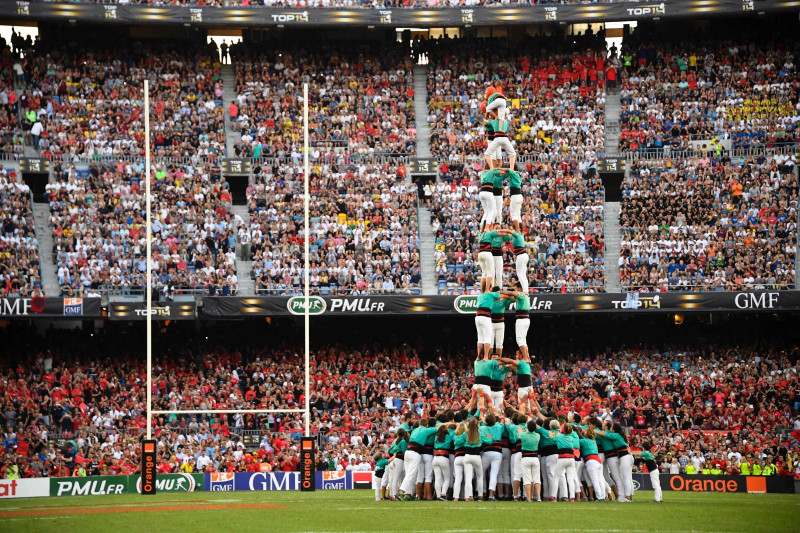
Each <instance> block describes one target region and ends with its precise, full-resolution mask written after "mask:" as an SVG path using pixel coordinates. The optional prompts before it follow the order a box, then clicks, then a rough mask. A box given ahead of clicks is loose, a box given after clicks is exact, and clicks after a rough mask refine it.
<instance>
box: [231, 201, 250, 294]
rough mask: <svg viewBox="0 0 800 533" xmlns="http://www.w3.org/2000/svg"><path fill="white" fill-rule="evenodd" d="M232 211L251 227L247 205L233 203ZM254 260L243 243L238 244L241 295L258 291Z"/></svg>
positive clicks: (237, 272)
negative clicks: (243, 247) (244, 249)
mask: <svg viewBox="0 0 800 533" xmlns="http://www.w3.org/2000/svg"><path fill="white" fill-rule="evenodd" d="M231 211H232V212H233V214H234V215H239V216H240V217H242V220H244V223H245V224H247V227H248V228H249V227H250V214H249V213H248V212H247V206H246V205H232V206H231ZM252 273H253V262H252V261H251V260H250V255H249V253H248V254H246V255H245V254H244V253H243V251H242V245H241V244H237V245H236V277H237V278H239V296H253V295H255V293H256V282H255V280H254V279H253V276H252Z"/></svg>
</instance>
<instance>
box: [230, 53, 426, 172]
mask: <svg viewBox="0 0 800 533" xmlns="http://www.w3.org/2000/svg"><path fill="white" fill-rule="evenodd" d="M376 50H377V49H376V48H375V47H373V46H372V45H371V44H369V43H365V44H361V45H355V44H353V43H349V42H348V43H345V44H330V45H322V46H320V45H317V44H315V45H314V46H313V48H311V47H310V46H309V44H308V43H298V44H297V46H293V47H289V46H287V44H286V43H284V44H283V45H282V48H277V49H276V48H274V47H272V46H270V47H269V48H264V49H262V48H259V47H256V46H254V45H248V44H243V43H239V44H236V45H234V46H232V47H231V52H230V53H231V56H232V57H233V58H234V63H235V65H236V85H237V86H236V90H237V93H238V96H237V100H236V101H235V102H230V103H229V107H228V112H229V114H230V116H231V120H232V121H233V123H234V127H235V128H236V129H237V130H238V131H240V132H241V134H242V137H241V140H240V141H239V142H237V143H236V145H235V154H236V155H237V156H241V157H254V158H261V157H275V156H277V157H286V158H289V157H292V158H295V159H298V158H301V157H302V149H303V100H302V98H303V83H304V82H306V81H307V82H308V84H309V89H308V90H309V143H310V147H311V151H310V154H309V156H310V157H311V158H312V159H313V160H319V159H320V158H322V159H323V160H330V159H331V158H335V157H339V156H345V155H346V156H349V157H354V156H360V157H364V156H375V155H411V154H414V153H415V140H416V126H415V123H414V90H413V77H412V75H411V70H412V68H411V67H412V64H411V57H410V54H409V53H408V50H407V48H404V47H403V46H402V45H401V44H399V43H383V44H382V45H381V46H380V53H379V54H378V53H376Z"/></svg>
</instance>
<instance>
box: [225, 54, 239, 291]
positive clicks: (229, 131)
mask: <svg viewBox="0 0 800 533" xmlns="http://www.w3.org/2000/svg"><path fill="white" fill-rule="evenodd" d="M220 75H221V76H222V88H223V95H222V109H223V113H224V115H225V154H226V155H227V156H228V157H233V156H234V151H233V146H234V145H235V144H236V143H237V142H239V139H241V138H242V134H241V133H239V132H236V131H233V125H232V124H231V117H230V115H229V114H228V106H229V105H231V102H233V101H234V100H236V96H237V94H236V69H235V68H234V67H233V65H222V66H220ZM241 283H242V280H241V279H240V280H239V286H240V287H241Z"/></svg>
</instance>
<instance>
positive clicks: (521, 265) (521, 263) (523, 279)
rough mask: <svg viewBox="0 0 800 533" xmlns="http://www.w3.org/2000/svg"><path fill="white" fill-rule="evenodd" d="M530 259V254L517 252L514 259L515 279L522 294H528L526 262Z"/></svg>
mask: <svg viewBox="0 0 800 533" xmlns="http://www.w3.org/2000/svg"><path fill="white" fill-rule="evenodd" d="M529 261H530V256H529V255H528V254H519V255H518V256H517V258H516V259H514V263H515V264H516V267H517V279H518V280H519V284H520V291H521V292H523V293H524V294H528V262H529Z"/></svg>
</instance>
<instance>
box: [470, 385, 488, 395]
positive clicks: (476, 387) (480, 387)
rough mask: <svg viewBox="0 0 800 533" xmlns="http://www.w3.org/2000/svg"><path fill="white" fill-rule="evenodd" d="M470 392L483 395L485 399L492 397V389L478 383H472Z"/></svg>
mask: <svg viewBox="0 0 800 533" xmlns="http://www.w3.org/2000/svg"><path fill="white" fill-rule="evenodd" d="M472 390H474V391H477V392H481V393H483V395H484V396H486V397H487V398H491V397H492V388H491V387H490V386H489V385H480V384H478V383H474V384H473V385H472Z"/></svg>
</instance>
